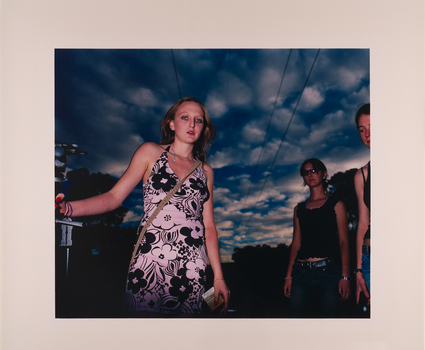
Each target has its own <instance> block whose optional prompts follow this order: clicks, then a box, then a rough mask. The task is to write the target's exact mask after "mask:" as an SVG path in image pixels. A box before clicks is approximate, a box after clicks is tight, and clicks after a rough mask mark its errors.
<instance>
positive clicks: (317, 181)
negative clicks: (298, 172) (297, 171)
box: [303, 163, 327, 187]
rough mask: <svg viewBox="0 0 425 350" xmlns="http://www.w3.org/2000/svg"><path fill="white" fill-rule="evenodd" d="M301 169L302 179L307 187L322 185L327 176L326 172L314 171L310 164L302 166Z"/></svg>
mask: <svg viewBox="0 0 425 350" xmlns="http://www.w3.org/2000/svg"><path fill="white" fill-rule="evenodd" d="M303 169H304V170H303V178H304V181H305V183H306V185H307V186H308V187H315V186H318V185H322V181H323V180H324V179H325V178H326V175H327V173H326V172H323V171H322V170H318V169H316V168H315V167H314V166H313V164H311V163H307V164H306V165H304V168H303Z"/></svg>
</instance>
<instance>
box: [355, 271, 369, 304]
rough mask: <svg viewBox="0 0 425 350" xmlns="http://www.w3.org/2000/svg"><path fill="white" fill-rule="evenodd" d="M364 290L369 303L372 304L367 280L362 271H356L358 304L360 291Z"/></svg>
mask: <svg viewBox="0 0 425 350" xmlns="http://www.w3.org/2000/svg"><path fill="white" fill-rule="evenodd" d="M361 292H363V294H364V295H365V297H366V298H367V299H368V301H367V305H370V295H369V291H368V290H367V285H366V281H365V279H364V276H363V274H362V273H359V272H358V273H356V301H357V305H359V301H360V293H361Z"/></svg>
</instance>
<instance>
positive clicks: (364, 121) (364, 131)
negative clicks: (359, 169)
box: [358, 114, 370, 148]
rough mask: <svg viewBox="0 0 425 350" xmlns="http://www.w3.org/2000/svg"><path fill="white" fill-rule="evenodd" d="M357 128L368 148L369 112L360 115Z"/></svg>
mask: <svg viewBox="0 0 425 350" xmlns="http://www.w3.org/2000/svg"><path fill="white" fill-rule="evenodd" d="M358 130H359V133H360V138H361V139H362V141H363V143H364V144H365V145H366V147H367V148H370V114H362V115H361V116H360V118H359V126H358Z"/></svg>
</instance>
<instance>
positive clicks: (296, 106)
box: [245, 49, 320, 228]
mask: <svg viewBox="0 0 425 350" xmlns="http://www.w3.org/2000/svg"><path fill="white" fill-rule="evenodd" d="M319 52H320V49H318V50H317V53H316V57H315V58H314V61H313V64H312V65H311V68H310V72H309V73H308V75H307V78H306V80H305V83H304V86H303V88H302V90H301V93H300V95H299V97H298V100H297V103H296V105H295V108H294V111H293V112H292V116H291V119H290V120H289V123H288V126H287V127H286V130H285V133H284V134H283V137H282V140H281V141H280V145H279V148H278V150H277V152H276V155H275V157H274V159H273V162H272V164H271V166H270V170H269V171H268V174H267V176H266V179H265V180H264V183H263V187H262V188H261V191H260V194H259V195H258V197H257V200H256V202H255V205H254V208H253V209H252V212H251V215H250V216H249V218H248V221H247V223H246V224H245V228H246V227H247V226H248V224H249V222H250V221H251V218H252V215H253V214H254V211H255V208H256V207H257V204H258V200H259V198H260V196H261V194H262V193H263V190H264V187H265V186H266V183H267V180H268V179H269V176H270V174H271V172H272V169H273V166H274V163H275V162H276V159H277V156H278V154H279V151H280V148H281V147H282V144H283V141H284V139H285V137H286V134H287V132H288V129H289V126H290V125H291V122H292V119H293V118H294V115H295V112H296V110H297V108H298V104H299V103H300V100H301V97H302V95H303V93H304V89H305V87H306V86H307V82H308V80H309V78H310V75H311V72H312V70H313V67H314V64H315V63H316V60H317V56H319Z"/></svg>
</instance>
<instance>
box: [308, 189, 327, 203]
mask: <svg viewBox="0 0 425 350" xmlns="http://www.w3.org/2000/svg"><path fill="white" fill-rule="evenodd" d="M326 198H328V196H327V195H326V193H325V190H324V189H323V187H314V188H310V197H309V199H308V200H309V201H310V202H318V201H320V200H322V199H326Z"/></svg>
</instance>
